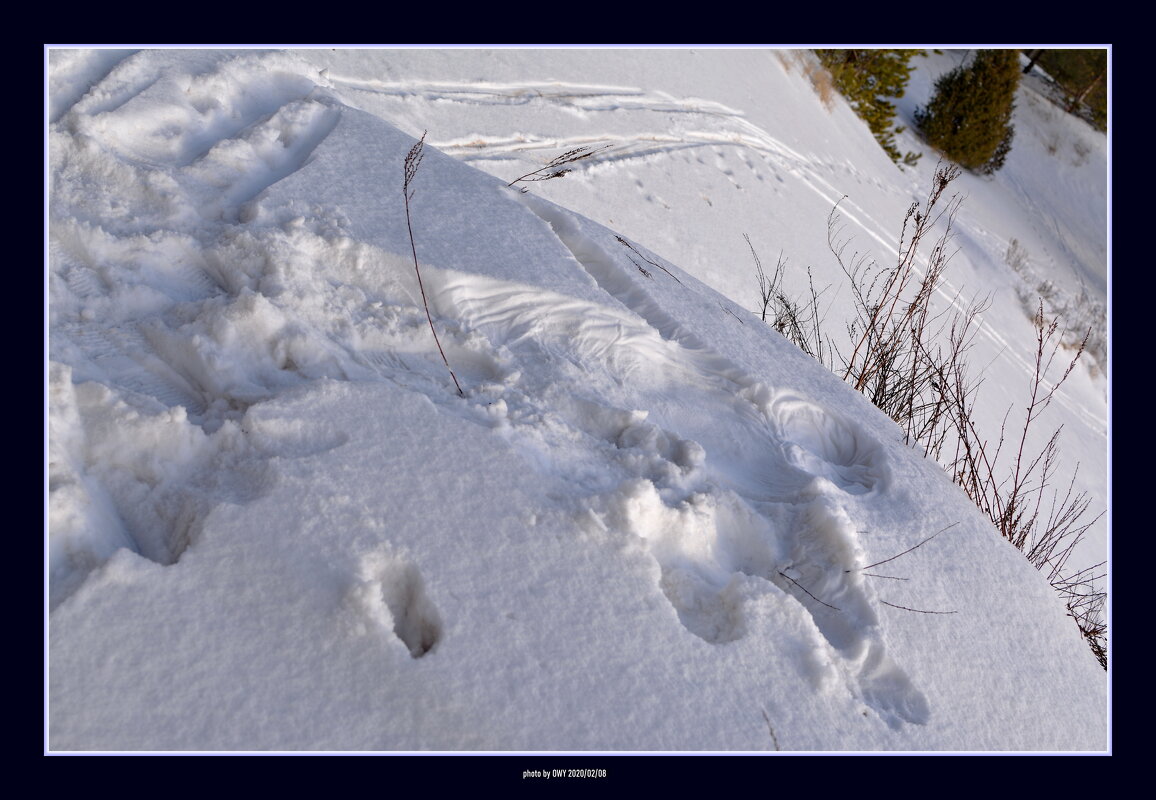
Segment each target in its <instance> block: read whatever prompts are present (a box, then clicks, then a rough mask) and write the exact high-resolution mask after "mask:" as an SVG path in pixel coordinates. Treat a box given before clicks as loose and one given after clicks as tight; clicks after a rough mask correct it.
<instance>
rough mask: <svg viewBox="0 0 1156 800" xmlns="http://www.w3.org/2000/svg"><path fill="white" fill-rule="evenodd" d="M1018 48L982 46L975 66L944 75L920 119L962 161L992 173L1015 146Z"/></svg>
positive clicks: (937, 143) (928, 135)
mask: <svg viewBox="0 0 1156 800" xmlns="http://www.w3.org/2000/svg"><path fill="white" fill-rule="evenodd" d="M1019 79H1020V66H1019V54H1018V53H1017V51H1015V50H979V51H977V52H976V54H975V59H974V60H973V61H972V63H971V65H970V66H961V67H956V68H955V69H953V70H951V71H950V72H948V73H946V74H944V75H942V76H940V78H939V79H938V80H937V81H936V82H935V92H934V93H933V94H932V96H931V101H930V102H929V103H928V104H927V107H926V108H920V109H918V110H916V112H915V124H916V126H917V127H918V128H919V130H920V132H921V133H922V134H923V136H924V138H925V139H927V142H928V144H930V145H931V146H932V147H934V148H936V149H937V150H939V151H940V152H941V153H943V154H944V155H945V156H946V157H947V158H950V159H951V160H952V161H954V162H955V163H956V164H959V165H960V166H961V167H963V168H965V169H969V170H971V171H973V172H979V173H981V174H984V175H990V174H992V173H993V172H995V171H996V170H998V169H999V168H1000V167H1002V166H1003V164H1004V160H1005V159H1006V158H1007V154H1008V153H1009V152H1011V143H1012V136H1013V135H1014V133H1015V127H1014V126H1013V125H1012V124H1011V117H1012V110H1013V109H1014V108H1015V93H1016V87H1017V86H1019Z"/></svg>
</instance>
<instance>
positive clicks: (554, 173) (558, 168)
mask: <svg viewBox="0 0 1156 800" xmlns="http://www.w3.org/2000/svg"><path fill="white" fill-rule="evenodd" d="M608 147H610V145H608V144H604V145H602V146H601V147H594V146H593V145H585V146H583V147H576V148H574V149H573V150H568V151H566V152H565V153H563V154H562V155H560V156H555V157H554V158H552V159H551V160H550V163H549V164H547V165H546V166H544V167H539V168H538V169H536V170H534V171H533V172H527V173H526V174H525V175H523V176H522V177H520V178H514V180H512V181H510V182H509V183H507V184H506V186H513V185H514V184H515V183H520V182H522V181H525V182H526V183H531V182H534V181H548V180H551V179H553V178H562V177H565V176H566V175H568V174H570V173H571V172H572V171H573V170H571V169H570V168H569V167H566V164H573V163H574V162H576V161H581V160H583V159H585V158H590V157H591V156H592V155H594V154H595V153H598V152H600V151H602V150H605V149H606V148H608ZM522 191H523V192H524V191H526V188H525V187H522Z"/></svg>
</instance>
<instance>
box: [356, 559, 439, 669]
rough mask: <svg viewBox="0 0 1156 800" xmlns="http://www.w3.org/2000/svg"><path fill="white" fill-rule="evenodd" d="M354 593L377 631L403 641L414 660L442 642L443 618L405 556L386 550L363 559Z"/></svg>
mask: <svg viewBox="0 0 1156 800" xmlns="http://www.w3.org/2000/svg"><path fill="white" fill-rule="evenodd" d="M352 593H353V597H354V598H355V599H356V601H357V602H358V604H359V605H360V607H361V608H362V610H363V612H364V613H365V614H366V615H367V616H368V618H369V620H370V621H371V623H372V624H373V625H374V627H376V628H377V629H378V630H380V631H382V632H384V633H386V634H388V635H389V636H391V637H395V638H396V639H397V640H399V641H400V642H401V643H402V644H404V645H405V647H406V649H407V650H409V654H410V655H411V656H412V657H413V658H421V657H422V656H425V655H426V654H428V653H429V652H430V651H432V650H433V649H434V648H435V647H436V646H437V644H438V642H439V641H441V638H442V622H441V617H440V615H439V614H438V611H437V608H436V607H435V606H434V604H433V602H432V601H430V599H429V597H428V596H427V595H426V590H425V582H424V581H423V580H422V577H421V573H420V572H419V571H418V568H417V566H415V565H414V564H413V563H412V562H411V561H410V560H409V559H408V558H407V557H406V556H405V555H404V554H401V553H397V552H394V551H393V550H392V549H391V548H390V547H388V546H385V547H382V548H379V549H377V550H375V551H373V552H372V553H369V554H367V555H365V556H363V557H362V559H361V564H360V568H359V571H358V581H357V583H356V584H355V585H354V587H353V589H352Z"/></svg>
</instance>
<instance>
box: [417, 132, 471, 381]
mask: <svg viewBox="0 0 1156 800" xmlns="http://www.w3.org/2000/svg"><path fill="white" fill-rule="evenodd" d="M425 135H426V131H422V134H421V138H420V139H418V140H417V144H415V145H414V146H413V147H411V148H410V149H409V153H408V154H407V155H406V157H405V180H404V181H403V182H402V189H401V191H402V196H403V197H404V198H405V227H406V230H408V231H409V247H410V250H411V251H412V252H413V271H414V272H416V273H417V288H418V289H420V290H421V302H422V305H423V306H425V318H426V319H427V320H428V321H429V329H430V332H431V333H433V337H434V344H436V345H437V346H438V352H439V353H441V356H442V361H443V362H445V365H446V369H447V370H449V372H450V377H451V378H453V379H454V386H456V387H457V389H458V394H459V395H460V396H462V397H465V396H466V393H465V392H463V391H462V385H461V384H460V383H458V376H457V375H455V374H454V371H453V369H452V368H451V367H450V362H449V359H448V358H446V351H445V350H443V349H442V343H441V340H440V339H438V332H437V329H436V328H434V324H433V316H431V315H430V311H429V300H427V299H426V296H425V284H424V283H423V282H422V279H421V267H419V266H418V263H417V245H416V244H414V241H413V221H412V219H411V218H410V213H409V201H410V200H411V199H413V193H414V190H413V189H411V188H410V186H411V185H412V183H413V179H414V176H416V175H417V170H418V167H420V166H421V161H422V159H423V158H425Z"/></svg>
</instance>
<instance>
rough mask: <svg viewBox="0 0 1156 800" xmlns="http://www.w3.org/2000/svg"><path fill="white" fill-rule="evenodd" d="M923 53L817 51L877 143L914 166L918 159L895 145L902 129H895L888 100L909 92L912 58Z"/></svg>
mask: <svg viewBox="0 0 1156 800" xmlns="http://www.w3.org/2000/svg"><path fill="white" fill-rule="evenodd" d="M921 52H923V51H922V50H816V51H815V53H816V54H817V55H818V56H819V60H820V61H821V62H822V63H823V66H825V67H826V68H827V70H828V71H829V72H830V73H831V78H832V80H833V81H834V84H835V88H837V89H838V90H839V93H840V94H841V95H843V96H844V97H845V98H847V102H848V103H850V104H851V107H852V108H853V109H855V113H856V114H858V115H859V116H860V117H861V118H862V119H863V120H864V121H865V122H866V123H867V127H869V128H870V129H871V132H872V133H873V134H875V139H876V141H878V142H879V144H880V146H882V148H883V149H884V150H885V151H887V155H889V156H891V160H892V161H895V162H898V161H900V160H902V161H903V162H904V163H906V164H913V163H915V160H916V159H917V158H918V156H916V155H915V154H913V153H908V154H907V155H906V156H904V155H902V154H901V153H900V152H899V148H897V147H896V146H895V135H896V134H898V133H902V131H903V128H902V127H893V126H892V122H893V121H894V119H895V104H894V103H892V102H891V101H890V100H889V99H888V98H899V97H902V96H903V93H904V92H905V91H906V89H907V79H908V78H909V77H910V76H911V65H910V61H911V57H912V56H914V55H915V54H916V53H921Z"/></svg>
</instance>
